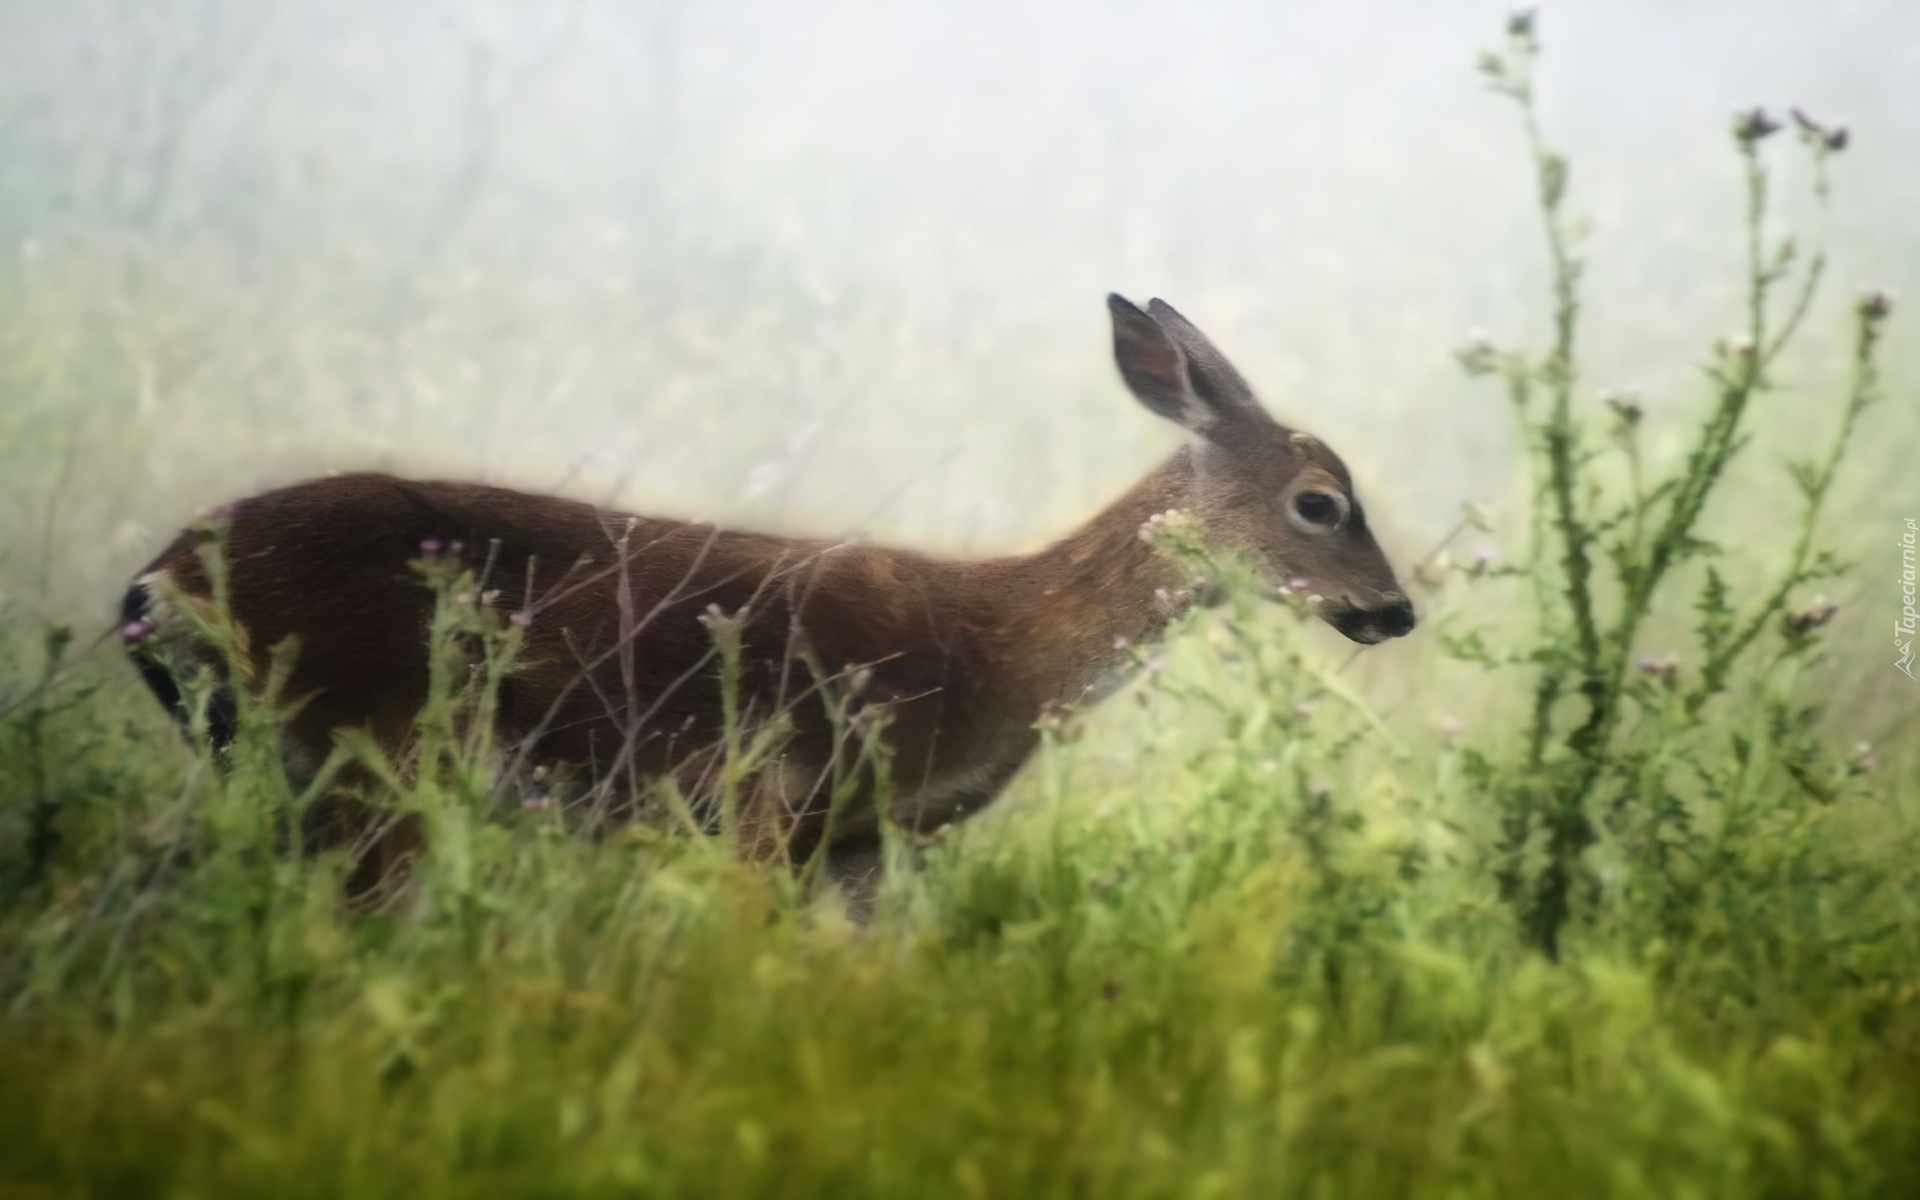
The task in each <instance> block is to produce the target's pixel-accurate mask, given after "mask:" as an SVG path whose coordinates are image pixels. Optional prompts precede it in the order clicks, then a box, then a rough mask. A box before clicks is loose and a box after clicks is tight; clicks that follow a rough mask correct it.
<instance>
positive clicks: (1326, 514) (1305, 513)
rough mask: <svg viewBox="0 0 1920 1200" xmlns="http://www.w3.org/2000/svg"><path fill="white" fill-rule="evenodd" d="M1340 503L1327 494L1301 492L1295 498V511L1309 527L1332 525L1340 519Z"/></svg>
mask: <svg viewBox="0 0 1920 1200" xmlns="http://www.w3.org/2000/svg"><path fill="white" fill-rule="evenodd" d="M1340 509H1341V504H1340V501H1339V500H1337V499H1335V498H1334V497H1333V496H1330V495H1328V494H1327V493H1326V492H1301V493H1300V494H1299V495H1298V496H1295V497H1294V498H1293V511H1294V512H1295V513H1296V514H1297V515H1298V516H1299V517H1300V519H1301V520H1303V521H1305V522H1306V523H1307V524H1309V525H1331V524H1333V523H1334V522H1336V521H1338V520H1339V519H1340Z"/></svg>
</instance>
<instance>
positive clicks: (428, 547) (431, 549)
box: [420, 538, 445, 554]
mask: <svg viewBox="0 0 1920 1200" xmlns="http://www.w3.org/2000/svg"><path fill="white" fill-rule="evenodd" d="M444 548H445V543H444V542H442V541H441V540H440V539H439V538H422V539H421V541H420V553H422V554H438V553H440V551H441V550H442V549H444Z"/></svg>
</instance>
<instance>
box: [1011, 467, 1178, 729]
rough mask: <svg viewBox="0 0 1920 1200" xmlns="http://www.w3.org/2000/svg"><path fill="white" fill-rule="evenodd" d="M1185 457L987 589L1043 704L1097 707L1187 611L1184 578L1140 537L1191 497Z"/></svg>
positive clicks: (1016, 563)
mask: <svg viewBox="0 0 1920 1200" xmlns="http://www.w3.org/2000/svg"><path fill="white" fill-rule="evenodd" d="M1193 478H1194V470H1193V461H1192V457H1191V452H1190V451H1189V450H1188V449H1186V448H1184V447H1183V448H1182V449H1181V450H1179V451H1178V452H1177V453H1175V454H1174V455H1173V456H1172V457H1171V458H1169V459H1168V460H1167V461H1166V462H1164V463H1162V464H1161V465H1160V466H1159V467H1158V468H1157V469H1156V470H1154V471H1153V472H1152V473H1151V474H1149V475H1148V476H1147V477H1146V478H1145V479H1142V480H1141V481H1140V482H1139V483H1137V484H1135V485H1134V486H1133V488H1131V489H1130V490H1129V491H1128V492H1127V493H1126V494H1125V495H1124V496H1121V497H1120V498H1119V499H1118V500H1116V501H1114V502H1113V503H1112V504H1110V505H1108V506H1107V507H1106V508H1105V509H1104V510H1102V511H1101V512H1100V513H1099V514H1098V515H1097V516H1095V517H1094V518H1093V519H1092V520H1090V521H1088V522H1087V523H1086V524H1085V525H1082V526H1081V527H1080V528H1078V529H1076V530H1074V531H1073V532H1072V533H1070V534H1068V535H1067V536H1066V537H1064V538H1062V539H1060V540H1059V541H1057V542H1055V543H1054V544H1052V545H1051V546H1048V547H1047V548H1046V549H1044V550H1041V551H1038V552H1037V553H1034V554H1028V555H1022V556H1019V557H1017V558H1011V559H1001V560H998V561H997V562H994V563H992V564H987V565H988V566H990V567H991V568H993V569H992V570H991V571H990V572H988V573H986V575H985V576H984V577H983V579H982V583H983V584H985V585H986V586H987V587H989V588H990V589H992V590H993V591H994V592H998V593H999V595H998V596H995V597H991V598H990V599H991V600H992V602H994V603H995V604H996V607H1001V608H1002V611H1003V612H1004V613H1005V614H1006V616H1007V617H1008V618H1009V620H1007V621H1006V622H1005V624H1004V626H1003V637H1002V639H1001V644H1000V650H1001V652H1002V653H1003V654H1005V655H1006V656H1007V658H1008V660H1009V661H1008V662H1007V664H1006V665H1007V666H1008V668H1009V670H1010V671H1011V672H1012V673H1013V674H1015V675H1017V676H1019V677H1021V678H1022V679H1023V681H1024V682H1025V683H1026V684H1027V685H1028V688H1029V689H1030V690H1031V692H1032V693H1033V694H1035V695H1037V697H1038V698H1039V699H1040V701H1041V702H1042V703H1045V702H1049V701H1051V702H1056V703H1075V702H1080V701H1085V700H1092V699H1097V698H1098V697H1099V696H1100V695H1102V694H1104V693H1105V692H1106V691H1108V690H1110V689H1111V688H1112V687H1113V686H1114V685H1115V684H1117V683H1118V682H1119V681H1120V680H1121V679H1122V678H1124V676H1125V673H1126V670H1127V668H1128V667H1129V666H1131V665H1132V664H1133V663H1134V662H1136V661H1137V659H1138V651H1139V649H1140V647H1142V646H1147V645H1151V644H1152V643H1154V642H1156V641H1158V640H1159V639H1160V637H1161V635H1162V634H1163V633H1164V632H1165V630H1166V627H1167V624H1168V622H1170V621H1171V620H1172V619H1173V618H1174V617H1176V616H1178V615H1179V614H1180V612H1181V611H1183V610H1184V609H1185V608H1186V607H1187V605H1188V604H1189V603H1190V601H1188V600H1187V599H1186V598H1185V593H1184V592H1183V591H1182V590H1181V588H1180V583H1181V580H1180V577H1179V573H1178V572H1177V571H1176V570H1175V569H1174V567H1173V565H1172V564H1171V563H1169V562H1168V561H1167V560H1166V559H1165V558H1164V557H1162V556H1161V555H1160V554H1159V553H1158V552H1156V551H1155V550H1154V548H1153V547H1152V546H1151V545H1149V544H1148V543H1147V542H1146V541H1145V540H1143V539H1142V538H1141V536H1140V527H1141V526H1142V525H1143V524H1145V523H1146V522H1147V520H1148V519H1149V518H1151V517H1152V516H1153V515H1154V514H1156V513H1163V512H1166V511H1167V510H1168V509H1173V508H1185V507H1187V506H1188V504H1189V503H1190V499H1191V494H1192V490H1193Z"/></svg>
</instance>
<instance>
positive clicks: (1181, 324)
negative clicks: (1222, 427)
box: [1147, 297, 1258, 416]
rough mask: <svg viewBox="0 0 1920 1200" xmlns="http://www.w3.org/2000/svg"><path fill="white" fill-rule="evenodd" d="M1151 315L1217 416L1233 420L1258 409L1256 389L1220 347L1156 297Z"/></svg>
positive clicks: (1190, 381) (1189, 379)
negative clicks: (1237, 415)
mask: <svg viewBox="0 0 1920 1200" xmlns="http://www.w3.org/2000/svg"><path fill="white" fill-rule="evenodd" d="M1147 313H1148V315H1149V316H1151V317H1152V318H1153V320H1154V321H1156V322H1158V323H1159V325H1160V328H1162V329H1164V330H1166V331H1167V334H1168V335H1169V336H1170V337H1172V338H1173V341H1174V344H1175V345H1177V346H1179V347H1180V353H1182V354H1184V355H1185V356H1186V359H1187V382H1188V385H1189V386H1190V387H1192V388H1193V390H1194V391H1195V392H1197V393H1198V394H1199V396H1200V399H1201V400H1203V401H1205V402H1206V404H1207V405H1208V407H1210V408H1212V409H1213V410H1214V412H1215V413H1217V414H1219V415H1220V416H1230V415H1232V414H1233V413H1234V412H1237V411H1244V410H1245V409H1248V408H1253V407H1256V406H1257V403H1258V402H1257V401H1255V400H1254V398H1253V389H1252V388H1250V387H1248V386H1247V381H1246V380H1245V379H1242V378H1241V377H1240V372H1238V371H1236V370H1234V369H1233V364H1232V363H1230V362H1228V361H1227V356H1226V355H1224V354H1222V353H1220V350H1219V347H1217V346H1215V345H1214V344H1213V343H1212V342H1210V341H1208V340H1207V335H1206V334H1204V333H1201V332H1200V330H1199V329H1198V328H1196V327H1195V326H1194V323H1193V322H1192V321H1189V320H1187V319H1186V318H1185V317H1183V316H1181V315H1180V313H1179V310H1177V309H1176V308H1174V307H1173V305H1171V304H1168V303H1167V302H1166V301H1165V300H1161V299H1159V298H1158V297H1156V298H1154V299H1153V300H1150V301H1148V302H1147Z"/></svg>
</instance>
